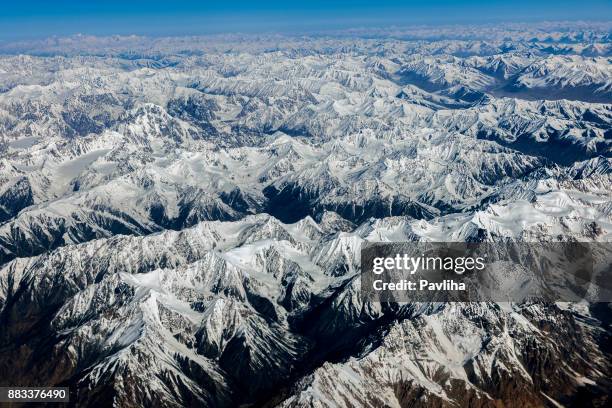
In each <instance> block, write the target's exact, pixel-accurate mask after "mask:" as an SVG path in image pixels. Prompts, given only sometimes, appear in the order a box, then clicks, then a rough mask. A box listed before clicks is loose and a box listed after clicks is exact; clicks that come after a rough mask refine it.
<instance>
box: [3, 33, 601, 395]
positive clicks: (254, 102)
mask: <svg viewBox="0 0 612 408" xmlns="http://www.w3.org/2000/svg"><path fill="white" fill-rule="evenodd" d="M606 30H609V28H608V26H607V25H605V24H604V23H600V24H594V25H589V26H584V25H582V24H580V23H574V24H573V25H569V26H563V25H562V24H561V25H559V24H556V23H555V24H552V23H551V24H544V25H541V26H538V28H537V29H533V30H531V31H529V30H526V29H525V27H524V26H520V25H516V26H515V25H510V26H508V27H497V28H494V27H462V28H454V29H449V30H446V29H441V30H437V31H435V38H434V32H432V31H428V30H427V29H425V28H423V29H409V30H401V29H398V30H396V31H388V30H387V31H385V30H380V31H377V30H373V31H368V32H360V31H358V30H357V31H351V32H344V33H336V34H334V35H330V36H328V37H326V36H317V37H299V38H298V37H295V38H292V37H266V36H262V37H259V38H250V37H249V38H236V37H232V36H229V37H215V38H210V39H206V40H207V41H202V39H198V38H167V39H154V40H153V39H146V38H139V37H127V38H122V37H116V38H82V37H79V38H68V39H57V40H49V41H48V42H43V43H36V42H34V43H16V44H3V45H2V46H0V50H2V51H3V52H5V53H6V55H3V56H1V57H0V135H2V144H1V146H0V152H1V157H0V268H1V269H0V350H1V351H2V352H1V353H0V373H2V374H1V375H0V385H3V386H4V385H17V384H18V385H22V386H26V385H31V386H34V385H57V386H69V387H70V388H71V403H72V404H73V405H74V406H99V405H113V404H114V405H115V406H164V407H166V406H167V407H179V406H210V407H231V406H240V405H241V404H251V405H253V406H266V407H273V406H274V407H276V406H279V407H311V406H314V407H337V406H345V407H362V406H371V407H378V406H391V407H407V406H414V407H421V406H423V407H425V406H427V407H429V406H433V407H437V406H438V407H447V406H448V407H450V406H474V407H480V406H482V407H485V406H486V407H522V406H559V405H563V406H581V407H582V406H606V405H608V404H610V401H609V396H608V395H609V394H610V391H611V390H612V384H611V383H610V378H611V377H612V359H611V354H610V353H611V352H612V349H611V348H610V344H612V343H611V337H610V334H611V332H610V326H609V325H610V321H611V320H610V313H611V312H610V309H609V306H608V304H604V303H593V304H589V303H588V302H581V303H573V304H568V303H555V304H550V303H543V302H538V301H537V300H533V301H530V302H528V303H520V304H519V303H491V302H488V303H487V302H482V303H415V302H413V303H401V304H380V303H372V302H368V301H365V300H364V299H363V298H362V297H361V293H360V279H359V275H360V273H361V265H360V248H361V246H362V245H363V243H364V242H372V241H384V242H386V241H471V242H474V241H485V242H503V241H513V240H516V241H526V242H537V241H549V240H552V241H572V240H575V241H587V242H604V243H609V242H610V241H612V201H611V200H612V191H611V189H610V185H612V158H611V157H612V154H611V142H610V141H611V140H612V139H611V136H612V104H611V103H612V88H611V85H610V76H611V75H610V66H611V65H610V50H611V49H610V37H609V32H607V31H606ZM508 36H510V38H513V40H508V39H507V38H509V37H508ZM128 51H129V52H128ZM609 259H610V258H605V257H604V258H603V260H604V262H606V261H607V260H609Z"/></svg>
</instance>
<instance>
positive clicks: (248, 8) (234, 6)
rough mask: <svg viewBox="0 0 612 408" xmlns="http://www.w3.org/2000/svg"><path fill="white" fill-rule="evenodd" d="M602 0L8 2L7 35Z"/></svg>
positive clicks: (447, 14)
mask: <svg viewBox="0 0 612 408" xmlns="http://www.w3.org/2000/svg"><path fill="white" fill-rule="evenodd" d="M611 10H612V7H610V4H609V2H606V1H601V0H595V1H588V2H582V1H575V0H563V1H554V2H553V1H548V0H546V1H539V2H530V1H526V0H517V1H512V2H509V1H498V0H492V1H482V0H469V1H452V0H435V1H418V0H417V1H414V0H412V1H397V0H381V1H377V2H371V1H363V0H356V1H346V0H333V1H322V0H314V1H303V0H300V1H294V2H281V1H260V2H249V1H242V0H240V1H232V2H212V1H203V2H199V1H183V2H180V4H175V3H174V2H169V1H156V0H154V1H142V0H136V1H129V2H125V1H117V0H110V1H89V2H76V1H54V2H44V1H38V0H37V1H26V2H14V3H10V4H5V5H3V6H2V13H1V15H0V40H11V39H18V38H32V37H47V36H54V35H60V36H63V35H71V34H75V33H84V34H94V35H110V34H145V35H154V36H160V35H184V34H209V33H219V32H258V31H278V32H309V31H321V30H327V29H337V28H346V27H354V26H360V25H363V26H374V25H378V26H381V25H388V24H448V23H477V22H495V21H510V20H514V21H519V20H520V21H535V20H560V19H570V20H577V19H598V20H605V19H609V18H611V16H612V12H611Z"/></svg>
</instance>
